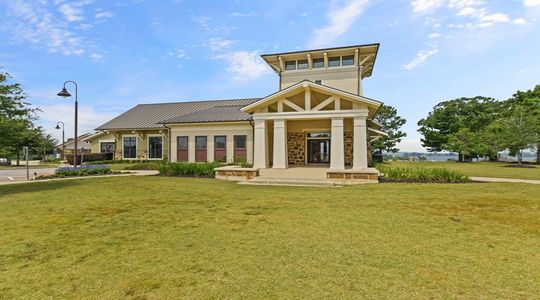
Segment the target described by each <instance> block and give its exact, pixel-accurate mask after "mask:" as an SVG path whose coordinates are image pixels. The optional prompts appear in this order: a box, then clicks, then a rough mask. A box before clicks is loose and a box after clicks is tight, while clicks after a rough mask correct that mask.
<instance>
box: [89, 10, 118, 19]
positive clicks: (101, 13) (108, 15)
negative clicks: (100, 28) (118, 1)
mask: <svg viewBox="0 0 540 300" xmlns="http://www.w3.org/2000/svg"><path fill="white" fill-rule="evenodd" d="M113 16H114V15H113V13H112V12H109V11H99V12H97V13H96V15H95V16H94V18H96V19H108V18H112V17H113Z"/></svg>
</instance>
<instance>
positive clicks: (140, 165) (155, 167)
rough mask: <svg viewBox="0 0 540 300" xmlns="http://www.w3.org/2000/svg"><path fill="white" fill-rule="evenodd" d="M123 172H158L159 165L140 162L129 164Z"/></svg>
mask: <svg viewBox="0 0 540 300" xmlns="http://www.w3.org/2000/svg"><path fill="white" fill-rule="evenodd" d="M124 170H159V164H158V163H156V162H141V163H135V164H130V165H128V166H126V167H125V168H124Z"/></svg>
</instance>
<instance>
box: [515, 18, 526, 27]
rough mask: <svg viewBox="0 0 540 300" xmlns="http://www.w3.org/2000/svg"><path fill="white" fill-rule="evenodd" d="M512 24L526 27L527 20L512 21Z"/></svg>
mask: <svg viewBox="0 0 540 300" xmlns="http://www.w3.org/2000/svg"><path fill="white" fill-rule="evenodd" d="M512 23H514V24H516V25H525V24H527V20H525V19H523V18H517V19H515V20H514V21H512Z"/></svg>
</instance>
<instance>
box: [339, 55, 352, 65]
mask: <svg viewBox="0 0 540 300" xmlns="http://www.w3.org/2000/svg"><path fill="white" fill-rule="evenodd" d="M344 57H350V58H351V61H352V63H351V64H350V65H344V64H343V58H344ZM348 66H354V55H345V56H341V67H348Z"/></svg>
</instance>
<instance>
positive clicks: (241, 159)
mask: <svg viewBox="0 0 540 300" xmlns="http://www.w3.org/2000/svg"><path fill="white" fill-rule="evenodd" d="M234 164H235V165H240V166H241V167H242V168H251V164H250V163H249V162H248V161H247V158H246V157H245V156H235V157H234Z"/></svg>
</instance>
